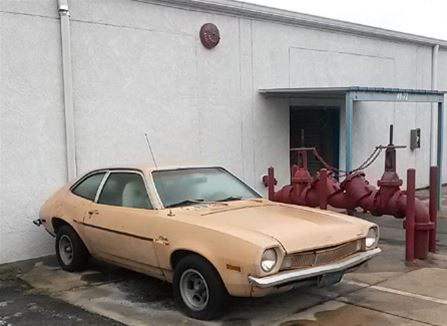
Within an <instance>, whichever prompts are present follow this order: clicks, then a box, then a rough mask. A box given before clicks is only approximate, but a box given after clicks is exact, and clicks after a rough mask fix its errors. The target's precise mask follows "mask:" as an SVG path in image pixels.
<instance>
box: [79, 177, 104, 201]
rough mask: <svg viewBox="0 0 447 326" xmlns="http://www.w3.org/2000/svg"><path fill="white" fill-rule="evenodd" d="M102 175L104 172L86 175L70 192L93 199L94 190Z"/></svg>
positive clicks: (94, 195) (96, 188)
mask: <svg viewBox="0 0 447 326" xmlns="http://www.w3.org/2000/svg"><path fill="white" fill-rule="evenodd" d="M104 175H105V172H101V173H96V174H93V175H90V176H88V177H87V178H85V179H84V180H82V181H81V182H80V183H79V184H77V185H76V186H75V187H74V188H73V189H72V190H71V191H72V193H74V194H75V195H78V196H80V197H83V198H85V199H89V200H95V197H96V191H97V190H98V187H99V184H100V183H101V181H102V178H103V177H104Z"/></svg>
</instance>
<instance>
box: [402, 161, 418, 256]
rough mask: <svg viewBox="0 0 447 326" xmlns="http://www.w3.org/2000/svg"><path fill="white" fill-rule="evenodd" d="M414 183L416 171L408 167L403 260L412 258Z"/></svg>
mask: <svg viewBox="0 0 447 326" xmlns="http://www.w3.org/2000/svg"><path fill="white" fill-rule="evenodd" d="M415 184H416V171H415V170H414V169H408V170H407V196H406V197H407V198H406V199H407V200H406V206H407V207H406V210H407V212H406V215H407V217H406V219H405V260H406V261H408V262H409V261H413V259H414V233H415V230H414V223H415V222H414V221H415V210H414V209H415V208H414V207H415V191H416V190H415Z"/></svg>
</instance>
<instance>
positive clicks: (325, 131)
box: [290, 106, 340, 175]
mask: <svg viewBox="0 0 447 326" xmlns="http://www.w3.org/2000/svg"><path fill="white" fill-rule="evenodd" d="M302 130H304V137H303V138H304V143H303V140H302V133H303V131H302ZM290 147H292V148H293V147H315V148H316V149H317V150H318V152H319V153H320V155H321V156H322V157H323V159H324V160H326V162H327V163H329V164H330V165H332V166H334V167H336V168H338V163H339V149H340V108H339V107H334V106H291V107H290ZM296 162H297V153H296V152H291V153H290V165H291V166H292V164H296ZM322 167H323V165H322V164H321V163H320V162H319V161H317V160H316V159H315V157H314V156H313V155H309V156H308V168H309V171H310V172H311V173H312V175H315V172H316V171H318V170H319V169H321V168H322Z"/></svg>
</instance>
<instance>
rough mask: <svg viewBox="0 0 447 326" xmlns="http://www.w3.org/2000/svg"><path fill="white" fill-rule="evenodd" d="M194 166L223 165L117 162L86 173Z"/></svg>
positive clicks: (187, 167)
mask: <svg viewBox="0 0 447 326" xmlns="http://www.w3.org/2000/svg"><path fill="white" fill-rule="evenodd" d="M194 168H224V167H223V166H217V165H205V164H201V165H200V164H192V165H162V166H157V167H155V166H154V164H151V163H134V164H129V163H127V164H119V165H112V166H104V167H99V168H96V169H92V170H89V171H88V172H87V173H90V172H93V171H98V170H120V169H123V170H141V171H144V172H148V173H151V172H153V171H163V170H181V169H194Z"/></svg>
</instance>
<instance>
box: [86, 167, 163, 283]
mask: <svg viewBox="0 0 447 326" xmlns="http://www.w3.org/2000/svg"><path fill="white" fill-rule="evenodd" d="M157 216H158V214H157V211H155V210H154V209H153V208H152V205H151V202H150V199H149V197H148V193H147V187H146V184H145V181H144V177H143V175H142V174H141V173H140V172H138V171H134V170H120V171H109V173H108V175H107V176H106V177H105V178H104V180H103V182H102V184H101V185H100V187H99V190H98V194H97V198H96V200H95V202H94V203H92V204H91V207H90V209H89V211H88V214H86V216H85V218H84V221H83V222H84V223H83V224H84V226H85V227H86V228H85V235H86V239H87V240H86V241H88V243H89V246H90V247H94V248H95V250H96V254H97V255H99V256H102V257H103V258H105V259H108V260H112V261H115V262H117V263H121V264H124V265H126V266H130V267H133V269H136V270H140V271H144V272H149V273H151V274H154V275H162V272H161V270H160V269H159V267H158V262H157V259H156V255H155V249H154V236H155V230H154V228H153V226H154V219H156V218H157Z"/></svg>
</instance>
